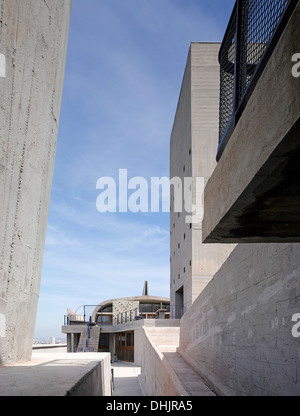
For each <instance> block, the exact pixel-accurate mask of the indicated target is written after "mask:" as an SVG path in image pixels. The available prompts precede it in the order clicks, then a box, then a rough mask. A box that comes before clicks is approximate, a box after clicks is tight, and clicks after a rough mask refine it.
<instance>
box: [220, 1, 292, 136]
mask: <svg viewBox="0 0 300 416" xmlns="http://www.w3.org/2000/svg"><path fill="white" fill-rule="evenodd" d="M291 3H293V5H294V7H295V5H296V3H298V0H237V2H236V4H235V7H234V9H233V13H232V16H231V19H230V22H229V25H228V28H227V31H226V34H225V37H224V40H223V43H222V46H221V49H220V54H219V62H220V72H221V75H220V77H221V84H220V118H219V143H220V144H221V143H222V141H223V138H224V136H225V134H226V133H227V130H228V128H229V126H230V124H231V122H232V120H233V118H234V117H235V114H236V113H237V111H238V109H239V107H240V104H241V102H242V101H243V99H244V97H245V94H246V92H247V90H248V88H249V86H250V85H251V82H252V80H253V77H254V75H255V72H256V70H257V68H258V67H259V66H260V65H261V61H262V59H263V57H264V54H265V52H266V51H267V50H268V48H269V45H270V43H271V41H272V39H273V36H274V34H275V33H276V31H277V28H278V25H279V23H280V21H281V19H282V18H283V16H284V14H285V13H286V11H287V9H288V7H289V5H290V4H291Z"/></svg>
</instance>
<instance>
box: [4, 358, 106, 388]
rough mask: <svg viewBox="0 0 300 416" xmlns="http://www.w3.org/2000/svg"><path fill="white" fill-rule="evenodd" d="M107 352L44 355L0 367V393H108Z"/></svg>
mask: <svg viewBox="0 0 300 416" xmlns="http://www.w3.org/2000/svg"><path fill="white" fill-rule="evenodd" d="M110 395H111V365H110V354H109V353H76V354H75V353H74V354H51V353H48V354H43V353H37V354H35V353H33V354H32V360H31V361H28V362H25V363H19V364H15V365H6V366H1V367H0V396H110Z"/></svg>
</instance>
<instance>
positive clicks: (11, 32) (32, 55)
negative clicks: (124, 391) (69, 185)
mask: <svg viewBox="0 0 300 416" xmlns="http://www.w3.org/2000/svg"><path fill="white" fill-rule="evenodd" d="M70 9H71V0H51V1H48V0H47V1H42V0H0V53H1V54H3V55H4V56H5V61H6V77H1V78H0V94H1V110H0V131H1V136H0V195H1V198H0V212H1V218H0V364H1V363H2V364H3V363H8V362H9V363H11V362H16V361H24V360H28V359H30V356H31V350H32V341H33V331H34V325H35V317H36V311H37V302H38V297H39V287H40V277H41V268H42V261H43V251H44V243H45V236H46V227H47V218H48V209H49V200H50V191H51V183H52V174H53V168H54V157H55V148H56V139H57V132H58V122H59V116H60V106H61V97H62V88H63V80H64V69H65V60H66V49H67V38H68V28H69V19H70V11H71V10H70Z"/></svg>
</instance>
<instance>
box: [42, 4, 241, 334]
mask: <svg viewBox="0 0 300 416" xmlns="http://www.w3.org/2000/svg"><path fill="white" fill-rule="evenodd" d="M233 5H234V1H233V0H209V1H208V0H85V1H83V0H73V7H72V16H71V25H70V34H69V45H68V56H67V65H66V74H65V84H64V93H63V101H62V109H61V118H60V126H59V134H58V142H57V153H56V162H55V170H54V177H53V186H52V194H51V203H50V211H49V222H48V230H47V238H46V246H45V254H44V265H43V271H42V281H41V290H40V299H39V306H38V313H37V321H36V329H35V337H36V338H39V337H50V336H56V337H60V336H62V334H61V325H62V324H63V316H64V314H66V308H67V307H69V308H71V309H74V310H75V309H76V308H78V307H79V306H80V305H83V304H91V305H94V304H98V303H99V302H101V301H102V300H105V299H111V298H117V297H123V296H131V295H140V294H141V293H142V288H143V283H144V281H145V280H148V282H149V290H150V294H155V295H159V296H169V266H170V260H169V257H170V256H169V214H168V213H143V214H142V213H138V214H133V213H106V214H100V213H99V212H98V211H97V209H96V199H97V196H98V195H99V190H97V189H96V183H97V180H98V179H99V178H100V177H103V176H111V177H113V178H116V179H117V178H118V172H119V169H127V170H128V178H129V179H130V178H132V177H134V176H142V177H145V178H146V179H147V180H148V181H149V182H150V178H151V177H152V176H155V177H163V176H169V140H170V134H171V129H172V124H173V121H174V116H175V112H176V106H177V102H178V97H179V92H180V88H181V83H182V78H183V73H184V69H185V64H186V59H187V54H188V50H189V45H190V43H191V42H215V41H221V40H222V38H223V35H224V32H225V29H226V26H227V22H228V20H229V17H230V14H231V11H232V8H233ZM79 312H80V310H79Z"/></svg>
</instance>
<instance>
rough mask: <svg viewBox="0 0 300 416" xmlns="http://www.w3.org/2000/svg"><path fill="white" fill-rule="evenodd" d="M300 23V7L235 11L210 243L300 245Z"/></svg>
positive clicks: (210, 200)
mask: <svg viewBox="0 0 300 416" xmlns="http://www.w3.org/2000/svg"><path fill="white" fill-rule="evenodd" d="M299 22H300V4H299V1H298V0H264V1H257V0H238V1H237V2H236V4H235V7H234V10H233V13H232V16H231V19H230V22H229V25H228V29H227V31H226V34H225V37H224V41H223V43H222V46H221V49H220V55H219V61H220V72H221V84H220V134H219V139H220V142H219V148H218V150H217V161H218V164H217V167H216V169H215V171H214V172H213V175H212V176H211V178H210V180H209V182H208V184H207V187H206V189H205V195H204V220H203V241H204V242H207V243H216V242H217V243H220V242H224V243H241V242H255V243H257V242H300V118H299V115H300V78H297V77H295V76H294V75H295V72H294V75H293V71H292V69H293V65H295V63H293V57H294V56H295V54H297V53H300V25H299Z"/></svg>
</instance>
